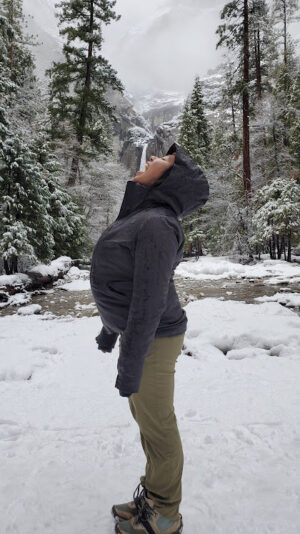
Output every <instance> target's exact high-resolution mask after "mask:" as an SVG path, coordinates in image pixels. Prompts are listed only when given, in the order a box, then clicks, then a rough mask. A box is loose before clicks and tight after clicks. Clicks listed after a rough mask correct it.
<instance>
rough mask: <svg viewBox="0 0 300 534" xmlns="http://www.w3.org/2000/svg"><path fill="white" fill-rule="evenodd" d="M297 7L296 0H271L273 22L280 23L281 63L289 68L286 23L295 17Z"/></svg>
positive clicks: (288, 37) (288, 36)
mask: <svg viewBox="0 0 300 534" xmlns="http://www.w3.org/2000/svg"><path fill="white" fill-rule="evenodd" d="M298 9H299V1H298V0H273V14H274V20H275V22H280V23H281V32H280V34H281V36H282V37H283V63H284V65H285V66H286V67H287V68H289V66H290V65H289V63H290V59H291V58H290V52H291V46H290V45H291V41H290V35H289V33H288V24H289V23H291V22H293V21H294V20H295V19H296V17H297V11H298Z"/></svg>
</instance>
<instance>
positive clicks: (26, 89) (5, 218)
mask: <svg viewBox="0 0 300 534" xmlns="http://www.w3.org/2000/svg"><path fill="white" fill-rule="evenodd" d="M21 8H22V5H21V2H19V1H18V0H16V1H12V0H11V1H10V0H5V2H3V3H2V4H1V11H0V255H1V256H2V258H3V263H4V269H5V272H6V273H7V274H11V273H14V272H17V271H18V263H19V259H20V258H21V257H22V258H24V257H25V256H26V257H27V259H29V261H30V262H31V263H37V262H38V261H45V262H47V261H49V260H51V259H53V257H54V256H55V255H56V254H59V255H61V254H68V253H69V254H70V255H71V253H72V252H73V253H74V254H75V255H76V256H77V255H79V254H78V250H80V247H82V245H83V236H82V234H83V222H82V221H83V218H82V216H81V215H80V214H79V213H78V211H79V210H78V207H77V206H76V205H75V203H74V202H73V201H72V200H71V198H70V197H69V195H67V193H66V192H64V191H63V190H62V189H61V188H60V187H59V184H57V183H56V182H55V180H54V178H53V179H52V176H51V175H52V170H53V169H51V166H52V165H51V164H50V163H49V161H50V160H51V158H53V156H52V155H51V151H50V149H49V154H48V155H47V163H45V162H44V163H43V162H42V161H41V160H40V154H41V151H40V150H38V148H37V145H38V142H42V140H44V137H45V132H44V130H43V122H44V120H43V119H42V118H41V117H42V115H43V112H44V110H43V109H42V108H41V104H40V97H41V94H40V91H39V88H38V86H37V83H36V80H35V77H34V74H33V72H34V60H33V56H32V55H31V53H30V51H29V50H28V49H27V45H28V44H31V43H29V40H28V39H27V37H26V36H25V37H24V36H23V33H22V28H21V24H22V23H23V16H22V9H21ZM25 67H26V70H25V71H24V69H25ZM24 139H26V143H25V142H24ZM35 143H37V145H36V146H34V145H35ZM46 149H47V150H48V147H47V148H46ZM53 172H54V171H53ZM56 187H57V190H56ZM54 188H55V190H54ZM58 212H59V213H60V215H59V216H58V220H55V216H56V215H58ZM62 212H63V215H62Z"/></svg>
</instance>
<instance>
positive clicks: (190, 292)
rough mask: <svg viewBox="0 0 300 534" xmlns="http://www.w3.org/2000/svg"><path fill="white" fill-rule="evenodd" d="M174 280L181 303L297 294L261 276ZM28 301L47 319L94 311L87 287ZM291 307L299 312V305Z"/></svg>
mask: <svg viewBox="0 0 300 534" xmlns="http://www.w3.org/2000/svg"><path fill="white" fill-rule="evenodd" d="M86 282H87V281H86ZM174 282H175V286H176V290H177V293H178V296H179V300H180V303H181V305H182V306H185V305H186V304H187V303H188V302H190V301H191V300H195V299H201V298H205V297H214V298H222V300H238V301H244V302H246V303H255V302H256V301H255V300H254V299H255V297H261V296H265V295H267V296H272V295H274V294H275V293H277V292H282V291H287V292H292V293H300V284H299V283H292V282H289V283H288V282H282V283H280V284H267V283H265V282H264V279H263V278H257V279H255V278H253V279H249V278H245V279H229V278H222V279H219V280H194V279H190V278H183V277H181V276H178V275H175V277H174ZM87 284H88V282H87ZM30 304H40V306H41V307H42V310H41V314H44V313H48V315H49V318H51V316H52V317H53V316H70V317H91V316H92V315H95V314H97V309H96V306H95V303H94V300H93V296H92V293H91V291H90V290H88V289H87V290H81V291H67V290H65V289H64V288H63V285H59V286H56V285H55V283H54V284H52V285H49V286H47V288H45V289H38V290H36V291H34V292H33V293H32V299H31V302H30ZM17 309H18V308H17V307H16V306H8V307H6V308H3V309H1V310H0V316H4V315H12V314H15V313H16V312H17ZM293 309H294V310H295V311H297V312H299V308H293Z"/></svg>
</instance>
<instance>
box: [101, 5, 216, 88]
mask: <svg viewBox="0 0 300 534" xmlns="http://www.w3.org/2000/svg"><path fill="white" fill-rule="evenodd" d="M223 6H224V0H200V1H199V0H184V1H183V0H151V2H147V1H143V0H130V1H129V0H118V1H117V4H116V11H117V13H118V14H120V15H121V19H120V20H119V21H118V22H114V23H113V24H111V25H110V26H108V27H106V28H105V32H104V37H105V44H104V47H103V51H104V53H105V55H106V56H107V57H108V58H109V59H110V61H111V63H112V64H113V66H114V68H115V69H116V70H117V71H118V73H119V76H120V77H121V79H122V80H123V81H124V83H125V84H126V88H127V90H128V91H130V92H132V93H135V94H138V93H145V92H147V91H151V92H152V91H153V90H168V91H179V92H181V93H182V92H183V93H186V92H188V91H189V90H190V89H191V87H192V84H193V80H194V77H195V75H196V74H199V75H200V76H205V75H206V73H207V71H208V70H209V69H210V68H214V67H216V66H217V65H218V64H219V63H220V62H221V61H222V54H223V53H224V50H220V49H219V50H216V43H217V38H218V36H217V35H216V33H215V32H216V28H217V26H218V24H219V23H220V12H221V9H222V7H223Z"/></svg>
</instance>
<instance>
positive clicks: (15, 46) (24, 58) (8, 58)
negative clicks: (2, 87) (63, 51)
mask: <svg viewBox="0 0 300 534" xmlns="http://www.w3.org/2000/svg"><path fill="white" fill-rule="evenodd" d="M0 17H1V30H2V31H1V33H2V39H3V37H4V39H3V40H2V39H1V40H2V43H3V42H4V43H5V44H4V46H5V51H4V54H3V55H2V54H1V56H2V57H1V63H2V62H3V64H4V65H5V67H6V68H7V69H8V71H9V78H10V80H11V82H14V83H15V84H16V85H17V86H18V87H21V86H22V85H23V84H24V81H25V79H26V77H27V73H28V70H32V68H33V63H34V60H33V56H32V54H31V52H30V51H29V49H28V45H33V44H35V41H34V40H33V39H32V36H28V35H25V34H24V31H23V26H24V15H23V2H22V0H2V1H1V6H0ZM2 46H3V44H2Z"/></svg>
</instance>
